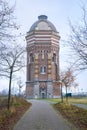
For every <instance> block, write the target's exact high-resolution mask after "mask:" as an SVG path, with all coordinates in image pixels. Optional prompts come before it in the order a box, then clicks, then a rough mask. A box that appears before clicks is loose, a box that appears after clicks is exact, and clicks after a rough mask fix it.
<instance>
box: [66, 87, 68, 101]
mask: <svg viewBox="0 0 87 130" xmlns="http://www.w3.org/2000/svg"><path fill="white" fill-rule="evenodd" d="M66 102H67V103H68V95H67V86H66Z"/></svg>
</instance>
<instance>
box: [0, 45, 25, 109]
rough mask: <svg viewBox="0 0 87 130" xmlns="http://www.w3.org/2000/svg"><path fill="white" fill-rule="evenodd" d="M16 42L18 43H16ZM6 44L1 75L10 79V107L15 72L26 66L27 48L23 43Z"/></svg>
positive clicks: (0, 61)
mask: <svg viewBox="0 0 87 130" xmlns="http://www.w3.org/2000/svg"><path fill="white" fill-rule="evenodd" d="M15 44H16V43H15ZM15 44H13V43H12V45H11V46H5V47H4V49H3V51H0V53H1V60H0V64H1V68H0V76H4V77H7V78H8V79H9V94H8V109H9V107H10V96H11V83H12V78H13V76H14V73H15V72H17V71H19V70H20V69H21V68H23V67H24V62H25V60H24V52H25V48H24V47H21V45H15Z"/></svg>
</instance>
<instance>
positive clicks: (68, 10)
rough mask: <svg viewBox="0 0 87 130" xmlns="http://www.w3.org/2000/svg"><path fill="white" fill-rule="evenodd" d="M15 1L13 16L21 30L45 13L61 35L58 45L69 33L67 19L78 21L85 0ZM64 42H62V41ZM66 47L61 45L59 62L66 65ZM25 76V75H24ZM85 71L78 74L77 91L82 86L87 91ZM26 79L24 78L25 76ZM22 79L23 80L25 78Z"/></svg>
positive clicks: (27, 27) (86, 74) (26, 28)
mask: <svg viewBox="0 0 87 130" xmlns="http://www.w3.org/2000/svg"><path fill="white" fill-rule="evenodd" d="M10 1H11V0H10ZM13 1H14V2H15V1H16V8H15V16H16V18H17V23H18V24H19V25H21V32H22V33H23V34H26V32H28V31H29V29H30V27H31V25H32V24H33V23H34V22H35V21H37V20H38V16H39V15H42V14H43V15H47V16H48V20H49V21H51V22H52V23H53V24H54V25H55V27H56V29H57V31H58V32H59V34H60V36H61V41H60V45H62V43H63V41H62V40H66V38H67V37H68V35H69V32H70V29H69V25H68V20H69V19H70V20H71V21H72V23H73V24H74V23H78V21H79V19H80V18H81V15H82V13H81V12H82V11H81V7H80V6H81V5H82V3H83V4H84V3H86V5H87V2H86V1H87V0H13ZM63 44H64V43H63ZM67 52H68V49H66V47H65V48H64V47H62V46H61V51H60V58H61V59H60V62H61V63H60V64H61V66H66V59H67V57H66V54H67ZM25 76H26V75H25ZM86 77H87V72H82V73H81V74H80V75H79V76H78V84H79V91H80V90H81V89H82V88H83V90H84V91H87V82H86ZM25 79H26V78H25ZM25 79H24V80H25Z"/></svg>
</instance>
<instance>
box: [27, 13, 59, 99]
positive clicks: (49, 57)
mask: <svg viewBox="0 0 87 130" xmlns="http://www.w3.org/2000/svg"><path fill="white" fill-rule="evenodd" d="M38 18H39V19H38V21H37V22H35V23H34V24H33V25H32V26H31V28H30V31H29V32H28V33H27V36H26V42H27V46H26V49H27V81H26V96H27V97H28V98H55V97H59V96H60V85H59V84H57V82H58V80H59V39H60V36H59V33H58V32H57V31H56V28H55V27H54V25H53V24H52V23H51V22H49V21H48V20H47V16H45V15H41V16H39V17H38Z"/></svg>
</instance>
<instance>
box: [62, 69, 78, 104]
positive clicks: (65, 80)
mask: <svg viewBox="0 0 87 130" xmlns="http://www.w3.org/2000/svg"><path fill="white" fill-rule="evenodd" d="M75 79H76V77H75V75H74V71H73V70H72V69H71V67H69V68H67V69H66V70H65V71H62V72H61V73H60V80H61V83H62V84H64V86H65V88H66V102H68V96H67V89H68V87H71V86H73V87H74V86H75V85H76V83H75Z"/></svg>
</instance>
